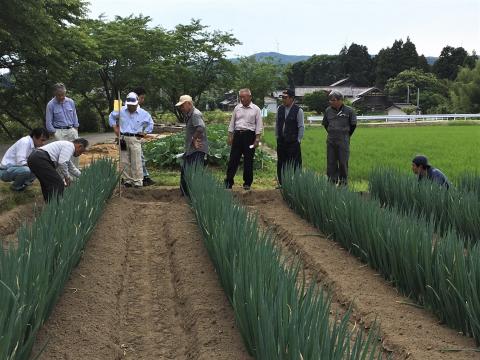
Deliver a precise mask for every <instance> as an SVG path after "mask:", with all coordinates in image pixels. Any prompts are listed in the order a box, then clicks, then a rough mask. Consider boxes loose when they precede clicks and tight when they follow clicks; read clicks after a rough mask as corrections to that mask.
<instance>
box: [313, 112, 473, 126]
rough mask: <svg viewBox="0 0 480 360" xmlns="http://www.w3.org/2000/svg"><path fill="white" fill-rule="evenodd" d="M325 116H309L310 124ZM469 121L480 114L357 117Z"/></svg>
mask: <svg viewBox="0 0 480 360" xmlns="http://www.w3.org/2000/svg"><path fill="white" fill-rule="evenodd" d="M322 119H323V116H309V117H308V118H307V120H308V122H309V123H310V124H312V123H313V122H314V121H322ZM458 119H460V120H467V119H480V114H429V115H362V116H357V120H358V121H382V122H416V121H442V120H458Z"/></svg>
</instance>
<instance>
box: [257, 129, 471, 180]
mask: <svg viewBox="0 0 480 360" xmlns="http://www.w3.org/2000/svg"><path fill="white" fill-rule="evenodd" d="M461 124H462V123H460V124H459V125H455V124H449V125H443V126H405V127H358V128H357V129H356V130H355V133H354V135H353V136H352V138H351V143H350V162H349V177H350V180H352V181H353V182H354V183H360V184H362V188H365V184H366V182H367V180H368V176H369V173H370V172H371V170H372V169H374V168H375V167H379V166H388V167H393V168H396V169H399V170H401V171H402V172H404V173H411V160H412V159H413V157H414V156H415V155H417V154H424V155H426V156H427V157H428V159H429V161H430V163H431V164H432V165H433V166H435V167H437V168H439V169H441V170H442V171H443V172H444V173H445V174H446V175H447V177H448V178H450V179H453V180H455V179H457V178H458V177H459V176H460V175H461V174H462V173H464V172H475V171H480V162H479V154H480V125H461ZM264 139H265V141H266V143H267V144H268V145H269V146H270V147H272V148H275V146H276V142H275V138H274V133H273V130H267V131H266V132H265V136H264ZM325 141H326V131H325V129H324V128H323V127H321V126H306V130H305V137H304V140H303V142H302V159H303V164H304V166H305V167H306V168H308V169H311V170H315V171H317V172H320V173H326V144H325Z"/></svg>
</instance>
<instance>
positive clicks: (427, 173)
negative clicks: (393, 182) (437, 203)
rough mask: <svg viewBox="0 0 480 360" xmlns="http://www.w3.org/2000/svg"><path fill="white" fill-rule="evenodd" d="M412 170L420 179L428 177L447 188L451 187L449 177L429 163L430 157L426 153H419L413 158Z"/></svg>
mask: <svg viewBox="0 0 480 360" xmlns="http://www.w3.org/2000/svg"><path fill="white" fill-rule="evenodd" d="M412 171H413V173H414V174H415V175H417V176H418V181H422V180H424V179H428V180H430V181H433V182H434V183H437V184H439V185H441V186H445V187H446V188H447V189H448V188H449V187H450V183H449V182H448V179H447V177H446V176H445V174H444V173H442V172H441V171H440V170H439V169H436V168H434V167H433V166H431V165H430V164H429V163H428V159H427V157H426V156H424V155H417V156H415V157H414V158H413V160H412Z"/></svg>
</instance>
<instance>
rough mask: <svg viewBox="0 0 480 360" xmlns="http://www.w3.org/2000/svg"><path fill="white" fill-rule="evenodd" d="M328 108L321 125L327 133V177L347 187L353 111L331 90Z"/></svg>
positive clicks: (336, 91)
mask: <svg viewBox="0 0 480 360" xmlns="http://www.w3.org/2000/svg"><path fill="white" fill-rule="evenodd" d="M328 101H329V103H330V106H329V107H328V108H327V109H326V110H325V114H324V116H323V121H322V125H323V126H324V127H325V130H326V131H327V133H328V135H327V176H328V179H329V180H330V181H331V182H333V183H335V184H339V185H347V177H348V158H349V157H350V137H351V136H352V135H353V132H354V131H355V128H356V127H357V116H356V115H355V111H354V110H353V109H352V108H351V107H349V106H347V105H344V104H343V94H342V93H341V92H340V91H338V90H332V91H331V92H330V94H329V95H328Z"/></svg>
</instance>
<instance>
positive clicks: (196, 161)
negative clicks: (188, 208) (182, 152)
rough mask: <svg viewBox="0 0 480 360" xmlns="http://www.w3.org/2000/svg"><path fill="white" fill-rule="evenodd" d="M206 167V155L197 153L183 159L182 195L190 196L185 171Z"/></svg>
mask: <svg viewBox="0 0 480 360" xmlns="http://www.w3.org/2000/svg"><path fill="white" fill-rule="evenodd" d="M192 165H193V166H206V165H207V162H206V161H205V153H203V152H201V151H195V152H194V153H192V154H190V155H187V156H184V157H183V164H182V169H181V172H180V191H181V192H182V195H185V196H188V186H187V181H186V180H185V169H186V168H187V167H190V166H192Z"/></svg>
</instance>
